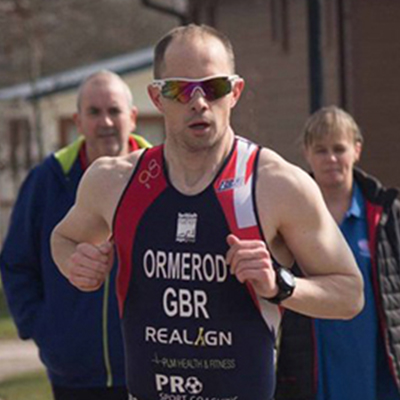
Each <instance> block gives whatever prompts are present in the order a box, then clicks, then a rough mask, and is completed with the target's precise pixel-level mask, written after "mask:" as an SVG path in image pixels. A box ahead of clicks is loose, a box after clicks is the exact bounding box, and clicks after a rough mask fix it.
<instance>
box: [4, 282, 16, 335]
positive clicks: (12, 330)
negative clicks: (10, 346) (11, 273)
mask: <svg viewBox="0 0 400 400" xmlns="http://www.w3.org/2000/svg"><path fill="white" fill-rule="evenodd" d="M16 337H17V329H16V327H15V325H14V323H13V321H12V319H11V317H10V313H9V312H8V307H7V303H6V299H5V297H4V293H3V286H2V284H1V279H0V340H2V339H13V338H16Z"/></svg>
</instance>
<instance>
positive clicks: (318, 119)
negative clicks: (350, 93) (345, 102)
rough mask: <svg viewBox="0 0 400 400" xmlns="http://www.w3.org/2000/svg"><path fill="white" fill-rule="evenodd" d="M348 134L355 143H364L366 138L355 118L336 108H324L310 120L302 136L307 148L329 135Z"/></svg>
mask: <svg viewBox="0 0 400 400" xmlns="http://www.w3.org/2000/svg"><path fill="white" fill-rule="evenodd" d="M340 133H347V134H350V135H351V137H352V138H353V140H354V143H363V141H364V138H363V136H362V134H361V131H360V128H359V127H358V125H357V124H356V122H355V121H354V118H353V117H352V116H351V115H350V114H349V113H347V112H346V111H344V110H342V109H341V108H339V107H336V106H328V107H323V108H321V109H319V110H318V111H316V112H315V113H314V114H312V115H311V116H310V118H308V120H307V122H306V124H305V126H304V129H303V134H302V143H303V146H304V147H305V148H307V147H309V146H310V145H312V144H313V143H314V142H315V141H316V140H318V139H321V138H323V137H325V136H327V135H331V134H340Z"/></svg>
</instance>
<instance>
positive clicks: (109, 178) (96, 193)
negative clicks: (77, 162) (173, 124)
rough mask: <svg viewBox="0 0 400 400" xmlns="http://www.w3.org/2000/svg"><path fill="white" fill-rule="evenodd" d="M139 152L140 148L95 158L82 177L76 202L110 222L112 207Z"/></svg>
mask: <svg viewBox="0 0 400 400" xmlns="http://www.w3.org/2000/svg"><path fill="white" fill-rule="evenodd" d="M141 154H142V151H141V150H140V151H136V152H134V153H131V154H129V155H127V156H123V157H101V158H99V159H97V160H96V161H95V162H94V163H93V164H92V165H91V166H90V167H89V168H88V169H87V171H86V172H85V174H84V176H83V178H82V181H81V183H80V185H79V189H78V194H77V203H78V204H80V205H82V206H83V207H86V208H90V209H92V210H93V211H95V212H96V211H97V212H98V213H99V214H101V215H102V216H103V217H105V219H106V220H107V221H109V222H111V220H112V215H113V212H114V209H115V207H116V205H117V203H118V201H119V199H120V197H121V194H122V192H123V190H124V189H125V187H126V185H127V183H128V181H129V179H130V177H131V175H132V173H133V171H134V170H135V168H136V164H137V162H138V160H139V157H140V155H141ZM99 199H101V201H99Z"/></svg>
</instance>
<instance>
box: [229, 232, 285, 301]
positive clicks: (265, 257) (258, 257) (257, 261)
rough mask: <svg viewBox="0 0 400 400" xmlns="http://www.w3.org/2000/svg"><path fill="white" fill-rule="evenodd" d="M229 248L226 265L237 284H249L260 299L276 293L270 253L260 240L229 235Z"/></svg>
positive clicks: (276, 288)
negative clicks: (242, 238)
mask: <svg viewBox="0 0 400 400" xmlns="http://www.w3.org/2000/svg"><path fill="white" fill-rule="evenodd" d="M227 242H228V244H229V246H230V249H229V250H228V252H227V254H226V263H227V264H228V265H230V266H231V272H232V273H233V274H234V275H236V278H237V279H238V281H239V282H241V283H245V282H250V283H251V285H252V286H253V288H254V290H255V291H256V292H257V293H258V294H259V295H260V296H262V297H266V298H271V297H274V296H275V295H276V294H277V293H278V287H277V285H276V280H275V279H276V278H275V270H274V267H273V265H272V260H271V256H270V253H269V251H268V249H267V247H266V245H265V243H264V242H263V241H261V240H240V239H239V238H238V237H237V236H235V235H232V234H231V235H229V236H228V237H227Z"/></svg>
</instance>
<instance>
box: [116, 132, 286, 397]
mask: <svg viewBox="0 0 400 400" xmlns="http://www.w3.org/2000/svg"><path fill="white" fill-rule="evenodd" d="M259 152H260V148H259V147H258V146H256V145H255V144H253V143H251V142H248V141H246V140H244V139H241V138H236V139H235V143H234V146H233V149H232V151H231V152H230V154H229V156H228V157H227V159H226V161H225V163H224V165H223V167H222V168H221V170H220V171H219V173H218V174H217V176H216V178H215V179H214V181H213V182H212V183H211V184H210V185H209V186H208V187H207V188H206V189H205V190H203V191H202V192H201V193H199V194H196V195H194V196H187V195H184V194H182V193H180V192H179V191H178V190H176V189H175V188H174V186H173V185H172V184H171V182H170V181H169V179H168V176H167V173H166V168H165V162H164V158H163V147H162V146H159V147H155V148H153V149H148V150H146V151H145V153H144V154H143V155H142V156H141V158H140V160H139V162H138V166H137V167H136V169H135V172H134V173H133V175H132V177H131V180H130V182H129V184H128V185H127V187H126V189H125V191H124V193H123V195H122V197H121V200H120V203H119V205H118V208H117V211H116V215H115V219H114V238H115V243H116V246H117V251H118V256H119V260H120V266H119V268H120V269H119V276H118V298H119V306H120V313H121V316H122V324H123V335H124V341H125V354H126V362H127V382H128V389H129V392H130V399H132V400H133V399H135V400H136V399H137V400H211V399H213V400H228V399H229V400H270V399H272V397H273V391H274V384H275V383H274V367H273V362H274V360H273V359H274V343H275V336H276V332H277V329H278V326H279V324H280V317H281V316H280V310H279V308H278V307H277V306H276V305H273V304H271V303H269V302H268V301H266V300H262V299H260V298H259V297H257V295H256V293H255V292H254V290H253V288H252V287H251V286H250V285H245V284H241V283H240V282H239V281H238V280H237V279H236V278H235V276H234V275H232V274H231V273H230V271H229V266H227V265H226V263H225V255H226V252H227V251H228V245H227V243H226V237H227V236H228V234H230V233H234V234H236V235H237V236H238V237H240V238H241V239H262V237H263V236H262V233H261V229H260V226H259V222H258V217H257V213H256V209H255V201H254V197H255V195H254V186H255V179H256V177H255V172H256V170H257V161H258V155H259Z"/></svg>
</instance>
